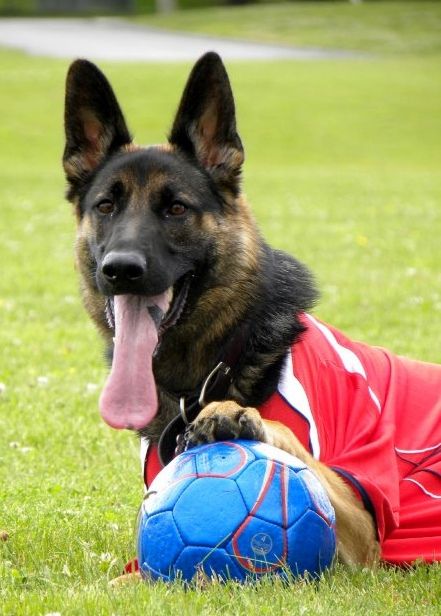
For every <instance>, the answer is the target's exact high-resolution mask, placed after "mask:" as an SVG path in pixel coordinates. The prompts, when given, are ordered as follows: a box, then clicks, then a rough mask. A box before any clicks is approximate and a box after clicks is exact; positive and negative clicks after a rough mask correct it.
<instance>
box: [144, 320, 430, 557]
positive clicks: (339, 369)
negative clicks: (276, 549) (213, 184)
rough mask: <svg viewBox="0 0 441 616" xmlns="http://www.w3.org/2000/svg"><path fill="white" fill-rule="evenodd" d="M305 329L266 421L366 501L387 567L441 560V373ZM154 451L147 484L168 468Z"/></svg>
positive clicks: (313, 327)
mask: <svg viewBox="0 0 441 616" xmlns="http://www.w3.org/2000/svg"><path fill="white" fill-rule="evenodd" d="M303 322H304V324H305V325H306V327H307V330H306V332H305V333H304V334H303V335H302V337H301V339H300V341H298V342H297V343H296V344H294V345H293V346H292V348H291V349H290V350H289V352H288V354H287V357H286V360H285V365H284V368H283V370H282V374H281V377H280V380H279V384H278V388H277V391H276V392H275V393H274V394H273V395H272V396H271V397H270V398H269V399H268V400H267V401H266V402H265V403H264V404H263V405H262V406H261V407H260V408H259V411H260V413H261V415H262V417H263V418H265V419H271V420H275V421H280V422H282V423H283V424H285V425H286V426H288V427H289V428H290V429H291V430H292V431H293V433H294V434H295V435H296V436H297V438H299V440H300V441H301V442H302V444H303V445H304V446H305V447H306V448H307V449H308V450H309V451H310V452H311V453H312V455H313V456H314V457H315V458H317V459H318V460H320V461H321V462H323V463H325V464H326V465H327V466H329V467H331V468H333V469H334V470H335V471H336V472H337V473H339V474H340V475H341V476H342V477H343V478H344V479H345V480H346V481H347V482H348V483H349V484H350V485H351V487H353V489H354V490H355V492H356V494H357V495H360V496H361V498H362V499H363V501H364V504H365V506H366V507H367V509H368V510H369V511H370V512H371V513H372V514H373V516H374V518H375V521H376V525H377V529H378V537H379V540H380V544H381V549H382V557H383V559H384V560H386V561H388V562H392V563H397V564H403V563H410V562H413V561H415V560H417V559H423V560H425V561H428V562H430V561H434V560H441V366H438V365H434V364H429V363H423V362H417V361H412V360H409V359H405V358H403V357H398V356H395V355H393V354H391V353H389V352H388V351H386V350H384V349H381V348H375V347H370V346H368V345H366V344H363V343H360V342H354V341H352V340H349V339H348V338H346V337H345V336H344V335H343V334H342V333H341V332H339V331H337V330H336V329H334V328H332V327H330V326H328V325H324V324H323V323H321V322H320V321H318V320H316V319H315V318H314V317H312V316H309V315H305V316H304V317H303ZM155 453H156V452H155V451H154V450H152V451H151V452H150V454H153V455H148V456H147V461H148V464H147V465H146V469H145V475H144V476H145V477H146V481H147V479H148V482H150V481H151V480H152V478H153V477H154V475H155V474H156V473H157V472H158V470H159V469H160V465H159V462H158V460H157V456H156V455H155ZM141 455H142V460H143V461H144V460H146V450H145V447H144V448H143V451H142V454H141Z"/></svg>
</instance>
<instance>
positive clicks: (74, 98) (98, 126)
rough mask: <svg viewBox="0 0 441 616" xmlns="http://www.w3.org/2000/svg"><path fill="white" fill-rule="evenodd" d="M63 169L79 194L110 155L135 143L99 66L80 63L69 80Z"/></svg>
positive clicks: (72, 191)
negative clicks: (85, 183) (79, 190)
mask: <svg viewBox="0 0 441 616" xmlns="http://www.w3.org/2000/svg"><path fill="white" fill-rule="evenodd" d="M64 126H65V132H66V146H65V149H64V155H63V166H64V170H65V172H66V177H67V179H68V181H69V183H70V193H69V197H72V196H74V195H75V194H76V192H77V191H78V189H80V188H81V185H82V184H84V182H86V181H87V179H88V178H89V177H90V174H91V173H93V172H94V171H95V169H96V168H97V167H98V166H99V165H100V164H101V163H102V162H103V161H104V159H105V158H106V157H107V156H110V155H111V154H113V153H114V152H117V151H118V150H119V149H120V148H121V147H122V146H124V145H127V144H129V143H131V137H130V133H129V131H128V129H127V125H126V122H125V120H124V116H123V114H122V111H121V109H120V106H119V104H118V101H117V100H116V97H115V94H114V92H113V90H112V87H111V85H110V84H109V82H108V81H107V79H106V77H105V76H104V75H103V73H102V72H101V71H100V70H99V69H98V67H97V66H95V64H92V62H89V61H88V60H76V61H75V62H73V63H72V64H71V66H70V68H69V71H68V74H67V79H66V100H65V115H64Z"/></svg>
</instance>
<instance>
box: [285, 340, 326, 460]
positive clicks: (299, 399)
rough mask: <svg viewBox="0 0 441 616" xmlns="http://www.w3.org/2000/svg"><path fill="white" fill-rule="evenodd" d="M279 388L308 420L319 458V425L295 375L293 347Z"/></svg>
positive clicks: (314, 448) (312, 443)
mask: <svg viewBox="0 0 441 616" xmlns="http://www.w3.org/2000/svg"><path fill="white" fill-rule="evenodd" d="M277 389H278V390H279V393H280V395H281V396H283V398H285V400H286V401H287V402H288V404H290V405H291V406H292V407H293V408H294V409H295V410H296V411H298V412H299V413H300V415H302V416H303V417H304V418H305V419H306V421H307V422H308V424H309V440H310V442H311V447H312V455H313V456H314V458H317V459H319V458H320V443H319V438H318V430H317V426H316V424H315V421H314V417H313V414H312V411H311V407H310V406H309V400H308V396H307V395H306V392H305V390H304V389H303V386H302V384H301V383H300V381H299V380H298V379H297V378H296V377H295V376H294V369H293V364H292V355H291V349H290V350H289V352H288V354H287V356H286V359H285V365H284V367H283V370H282V374H281V376H280V380H279V384H278V387H277Z"/></svg>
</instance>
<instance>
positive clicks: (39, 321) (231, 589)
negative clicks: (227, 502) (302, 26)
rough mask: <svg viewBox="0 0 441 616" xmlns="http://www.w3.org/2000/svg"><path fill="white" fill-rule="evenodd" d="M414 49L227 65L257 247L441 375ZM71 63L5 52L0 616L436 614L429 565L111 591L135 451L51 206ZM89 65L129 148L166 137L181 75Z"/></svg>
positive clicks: (431, 89)
mask: <svg viewBox="0 0 441 616" xmlns="http://www.w3.org/2000/svg"><path fill="white" fill-rule="evenodd" d="M419 4H420V3H413V4H412V5H413V6H417V5H419ZM263 8H264V7H262V9H263ZM325 8H326V7H325ZM265 10H266V8H265ZM326 10H327V8H326ZM417 48H418V45H416V47H415V50H414V52H413V53H411V54H407V55H406V56H400V55H397V54H395V53H391V54H385V56H381V55H379V56H376V57H375V58H366V59H363V60H355V59H354V60H344V61H342V60H339V61H336V60H332V61H331V60H330V61H320V62H291V61H284V62H267V63H256V64H254V63H248V64H247V63H240V62H238V63H231V64H229V65H228V69H229V71H230V74H231V78H232V82H233V86H234V89H235V92H236V95H237V106H238V121H239V128H240V132H241V135H242V138H243V141H244V143H245V147H246V153H247V159H246V164H245V190H246V192H247V194H248V197H249V199H250V201H251V202H252V203H253V206H254V211H255V213H256V216H257V218H258V220H259V222H260V224H261V227H262V230H263V232H264V233H265V235H266V236H267V238H268V239H269V240H270V241H271V243H272V244H273V245H276V246H278V247H281V248H283V249H286V250H288V251H290V252H292V253H294V254H296V255H297V256H298V257H299V258H301V259H302V260H303V261H305V262H307V263H308V264H309V265H310V266H311V268H312V269H313V270H314V271H315V272H316V275H317V279H318V281H319V284H320V287H321V289H322V300H321V303H320V306H319V307H318V308H317V311H316V312H317V314H319V315H320V316H321V317H322V318H324V319H325V320H327V321H329V322H331V323H333V324H334V325H336V326H337V327H340V328H342V329H343V330H345V331H346V332H347V333H348V334H350V335H351V336H353V337H357V338H360V339H364V340H366V341H368V342H371V343H373V344H382V345H385V346H388V347H389V348H391V349H393V350H395V351H396V352H399V353H403V354H408V355H412V356H417V357H420V358H421V359H426V360H430V361H436V362H441V350H440V346H439V340H440V337H441V319H440V315H441V273H440V268H439V262H440V248H439V237H440V236H441V214H440V207H439V204H440V202H441V176H440V174H439V169H440V164H441V150H440V148H439V140H440V135H441V113H440V112H441V103H440V101H441V82H440V79H439V75H440V55H439V53H437V52H435V51H434V50H432V51H431V52H430V53H428V52H427V53H426V52H424V53H423V52H422V51H420V52H417V51H416V49H417ZM386 56H387V57H386ZM67 65H68V63H67V62H63V61H54V60H48V59H39V58H29V57H26V56H24V55H20V54H16V53H10V52H6V51H0V67H1V70H0V113H1V118H2V122H1V123H0V144H1V146H0V204H1V205H0V207H1V216H0V237H1V243H0V263H1V276H0V324H1V327H0V348H1V349H2V354H1V359H0V383H2V384H3V385H2V386H1V387H0V391H1V393H0V433H1V435H2V438H1V439H0V503H1V507H0V530H2V529H4V530H5V531H7V533H8V535H9V538H8V540H7V541H3V542H0V555H1V556H0V558H1V559H2V560H1V561H0V606H1V607H0V612H1V613H2V614H3V613H4V614H7V615H14V616H15V615H20V614H26V615H28V614H32V615H41V614H49V613H53V612H58V613H60V614H62V615H64V614H69V615H70V614H81V615H82V614H91V615H95V614H121V615H125V614H140V613H145V614H157V613H160V614H179V615H182V614H215V613H216V614H217V613H219V612H224V613H226V614H271V615H276V614H277V615H278V614H297V613H298V614H303V615H305V614H311V615H315V614H326V615H328V614H329V615H331V614H332V615H335V614H357V615H359V614H372V613H374V614H384V615H390V614H400V615H401V614H403V615H404V614H409V615H412V616H413V615H414V614H415V613H416V612H418V613H421V614H434V615H435V614H439V610H440V605H441V568H440V567H424V566H421V567H417V568H416V569H415V570H412V571H410V572H409V571H393V570H390V569H387V568H381V569H380V570H379V571H377V572H375V573H372V572H369V571H363V570H358V571H355V572H351V573H348V572H346V571H343V570H341V569H338V570H337V571H336V573H335V574H334V575H332V576H331V575H330V576H327V577H325V578H324V579H323V580H322V581H321V582H320V583H319V584H305V583H299V584H296V585H292V586H290V587H282V586H281V585H280V584H278V583H273V582H271V583H270V582H267V581H265V582H263V583H262V584H260V585H258V586H257V587H247V588H239V587H237V586H235V585H233V584H230V585H227V586H225V587H219V586H217V587H212V588H208V589H205V590H197V589H194V590H191V591H185V590H184V589H183V588H182V587H180V586H179V585H174V586H171V587H166V586H163V585H152V586H148V585H142V586H129V587H125V588H121V589H119V590H113V589H111V588H109V587H108V584H107V582H108V580H109V579H111V578H112V577H114V576H115V575H117V574H118V573H119V572H120V570H121V567H122V565H123V563H124V562H125V560H126V559H128V558H129V557H130V556H132V555H133V552H134V540H133V530H134V524H135V518H136V512H137V507H138V505H139V503H140V498H141V493H142V485H141V480H140V476H139V463H138V449H137V443H136V440H135V439H134V438H133V437H132V436H131V435H130V434H128V433H119V432H115V431H112V430H110V428H108V427H106V426H105V425H104V424H103V423H102V422H101V421H100V419H99V416H98V412H97V398H98V392H99V388H100V387H101V385H102V383H103V380H104V378H105V373H106V370H105V366H104V362H103V361H102V346H101V343H100V340H99V338H98V336H97V334H96V333H95V331H94V329H93V327H92V326H91V325H90V324H89V322H88V320H87V318H86V317H85V314H84V311H83V309H82V307H81V305H80V302H79V299H78V291H77V276H76V273H75V271H74V267H73V248H72V246H73V241H74V218H73V215H72V213H71V211H70V208H69V206H68V205H67V204H66V203H65V202H64V201H63V192H64V180H63V176H62V173H61V166H60V156H61V152H62V147H63V143H62V128H61V127H62V113H63V112H62V104H63V82H64V75H65V72H66V68H67ZM103 68H104V69H105V71H106V72H107V73H108V75H109V77H110V78H111V81H112V82H113V83H114V85H115V89H116V91H117V94H118V96H119V98H120V100H121V103H122V105H123V108H124V109H125V111H126V114H127V117H128V119H129V122H130V125H131V128H132V131H133V132H134V133H135V135H136V136H137V138H138V140H139V141H140V142H152V143H156V142H159V141H161V140H163V139H164V135H165V134H166V131H167V129H168V128H169V125H170V122H171V118H172V114H173V111H174V109H175V107H176V104H177V102H178V97H179V93H180V90H181V89H182V86H183V83H184V81H185V78H186V75H187V72H188V69H189V65H188V64H185V65H184V64H182V65H180V64H170V65H168V64H167V65H163V64H160V65H159V64H158V65H155V64H151V65H147V64H146V65H139V64H136V65H130V64H104V65H103Z"/></svg>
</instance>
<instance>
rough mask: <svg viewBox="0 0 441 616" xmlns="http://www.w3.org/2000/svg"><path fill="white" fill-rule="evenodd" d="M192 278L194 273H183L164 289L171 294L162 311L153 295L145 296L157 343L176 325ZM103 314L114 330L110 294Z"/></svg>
mask: <svg viewBox="0 0 441 616" xmlns="http://www.w3.org/2000/svg"><path fill="white" fill-rule="evenodd" d="M193 278H194V274H193V273H192V272H190V273H188V274H185V275H184V276H182V277H181V278H179V279H178V281H177V282H176V283H175V284H174V285H173V287H171V288H170V289H168V290H167V291H166V293H167V294H170V295H171V301H170V303H169V306H168V309H167V310H166V311H165V312H164V311H163V310H162V309H161V308H160V307H159V305H158V304H157V303H154V300H155V298H156V297H159V296H155V297H152V298H149V297H146V298H145V301H146V309H147V310H148V312H149V313H150V316H151V318H152V320H153V322H154V324H155V326H156V329H157V330H158V335H159V344H160V342H161V337H162V335H163V334H164V333H165V332H166V331H167V329H169V328H170V327H173V326H174V325H176V323H177V322H178V321H179V319H180V318H181V316H182V313H183V312H184V308H185V305H186V303H187V298H188V291H189V289H190V286H191V281H192V279H193ZM105 315H106V320H107V325H108V326H109V328H110V329H111V330H113V331H115V297H114V296H110V297H107V298H106V305H105ZM159 344H158V347H157V348H156V349H155V353H156V352H157V350H158V348H159Z"/></svg>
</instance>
